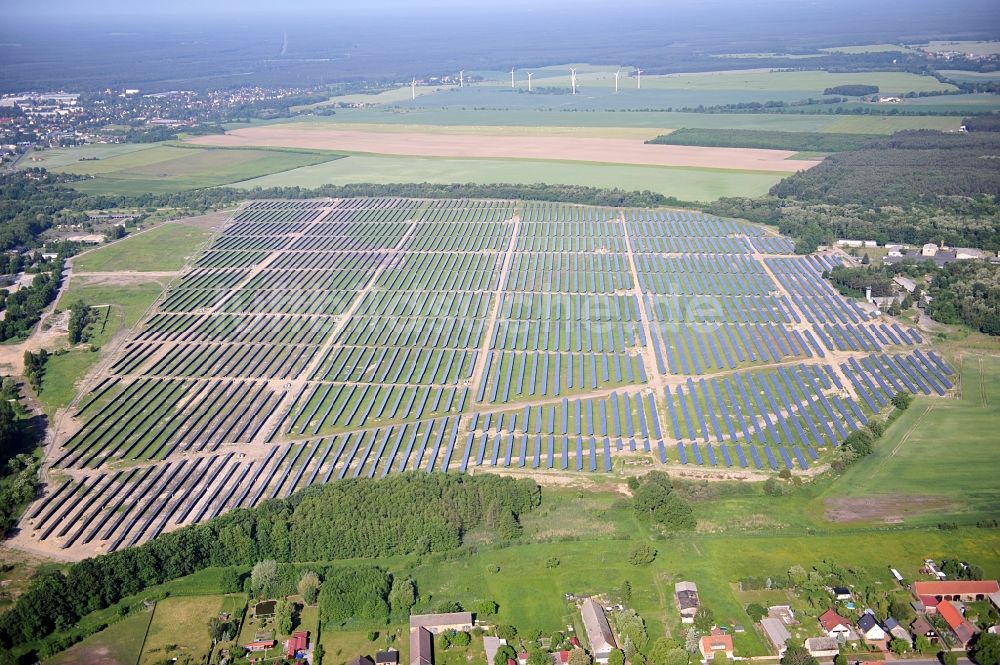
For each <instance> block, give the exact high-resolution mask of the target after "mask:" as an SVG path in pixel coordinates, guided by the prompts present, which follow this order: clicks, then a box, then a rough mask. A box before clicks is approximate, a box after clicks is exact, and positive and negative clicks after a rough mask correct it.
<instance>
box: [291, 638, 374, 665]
mask: <svg viewBox="0 0 1000 665" xmlns="http://www.w3.org/2000/svg"><path fill="white" fill-rule="evenodd" d="M308 648H309V631H308V630H297V631H295V632H294V633H292V636H291V637H289V638H288V641H286V642H285V655H286V656H287V657H288V658H291V659H292V660H297V659H299V658H301V657H302V654H303V653H304V652H305V650H306V649H308ZM365 658H368V656H365ZM352 665H353V664H352ZM356 665H373V663H372V659H371V658H368V662H367V663H357V664H356Z"/></svg>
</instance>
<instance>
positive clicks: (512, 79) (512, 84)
mask: <svg viewBox="0 0 1000 665" xmlns="http://www.w3.org/2000/svg"><path fill="white" fill-rule="evenodd" d="M510 89H511V90H513V89H514V68H513V67H511V68H510Z"/></svg>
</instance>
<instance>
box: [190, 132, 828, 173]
mask: <svg viewBox="0 0 1000 665" xmlns="http://www.w3.org/2000/svg"><path fill="white" fill-rule="evenodd" d="M190 142H191V143H194V144H197V145H205V146H219V147H243V146H254V147H284V148H311V149H314V150H317V149H321V150H344V151H348V152H361V153H373V154H380V155H407V156H414V157H452V158H490V159H550V160H563V161H578V162H598V163H606V164H633V165H643V166H678V167H696V168H709V169H738V170H742V171H768V172H779V173H792V172H794V171H801V170H804V169H808V168H810V167H813V166H815V165H816V164H819V162H818V161H810V160H804V159H790V157H792V156H793V155H795V154H796V153H794V152H792V151H790V150H759V149H753V148H706V147H701V146H683V145H655V144H647V143H643V142H642V141H641V140H639V139H614V138H577V137H565V136H532V137H521V136H492V135H485V134H483V135H475V136H466V135H445V134H421V133H398V134H396V133H392V134H389V133H383V132H365V131H354V130H351V131H344V130H339V129H329V128H325V127H324V128H322V129H320V128H315V127H312V128H307V127H293V126H288V125H285V126H282V125H271V126H267V127H247V128H244V129H237V130H235V131H232V132H228V133H226V134H219V135H214V136H199V137H197V138H193V139H190Z"/></svg>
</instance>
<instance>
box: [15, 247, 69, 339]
mask: <svg viewBox="0 0 1000 665" xmlns="http://www.w3.org/2000/svg"><path fill="white" fill-rule="evenodd" d="M38 266H39V268H40V270H41V272H39V273H37V274H36V275H35V279H34V281H33V282H32V283H31V286H29V287H27V288H23V289H19V290H17V291H15V292H14V293H7V295H6V297H5V298H4V306H5V309H6V312H7V313H6V314H5V315H4V319H3V321H0V341H3V340H8V339H12V338H14V337H27V336H28V334H29V333H30V332H31V329H32V328H33V327H34V325H35V324H36V323H38V320H39V319H40V318H41V316H42V311H43V310H44V309H45V308H46V307H48V305H49V303H51V302H52V301H53V300H55V297H56V295H57V294H58V293H59V284H60V283H61V282H62V268H63V262H62V259H61V258H57V259H55V260H54V261H43V262H42V263H40V264H38Z"/></svg>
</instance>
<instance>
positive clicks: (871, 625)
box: [858, 612, 885, 642]
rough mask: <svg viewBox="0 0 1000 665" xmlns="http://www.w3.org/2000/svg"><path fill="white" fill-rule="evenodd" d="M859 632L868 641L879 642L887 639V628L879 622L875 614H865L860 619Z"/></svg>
mask: <svg viewBox="0 0 1000 665" xmlns="http://www.w3.org/2000/svg"><path fill="white" fill-rule="evenodd" d="M858 630H859V631H860V632H861V636H862V637H864V638H865V639H866V640H869V641H872V642H878V641H881V640H884V639H885V628H883V627H882V624H880V623H879V622H878V619H876V618H875V615H874V614H871V613H870V612H865V613H864V614H862V615H861V618H860V619H858Z"/></svg>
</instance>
